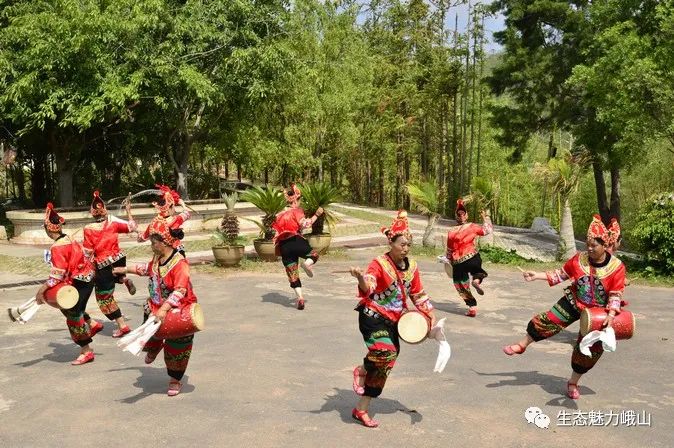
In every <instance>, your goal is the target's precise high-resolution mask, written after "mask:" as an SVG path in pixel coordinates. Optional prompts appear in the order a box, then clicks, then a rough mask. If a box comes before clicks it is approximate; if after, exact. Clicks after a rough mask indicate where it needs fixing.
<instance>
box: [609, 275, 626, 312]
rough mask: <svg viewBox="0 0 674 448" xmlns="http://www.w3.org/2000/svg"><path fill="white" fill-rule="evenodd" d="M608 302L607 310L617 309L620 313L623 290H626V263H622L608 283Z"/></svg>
mask: <svg viewBox="0 0 674 448" xmlns="http://www.w3.org/2000/svg"><path fill="white" fill-rule="evenodd" d="M608 286H609V288H608V302H607V303H606V310H607V311H611V310H613V311H615V313H616V314H618V313H620V307H621V304H622V301H623V292H624V291H625V265H624V264H622V263H621V264H620V267H619V268H618V269H617V270H616V271H615V272H614V273H613V274H612V275H611V282H610V285H608Z"/></svg>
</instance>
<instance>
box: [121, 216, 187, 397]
mask: <svg viewBox="0 0 674 448" xmlns="http://www.w3.org/2000/svg"><path fill="white" fill-rule="evenodd" d="M151 232H152V233H151V234H150V246H151V248H152V252H153V254H154V256H153V258H152V260H151V261H150V262H149V263H142V264H137V265H135V266H130V267H116V268H115V269H114V271H113V272H114V273H115V274H120V275H122V274H125V273H127V272H128V273H132V274H136V275H142V276H147V277H149V278H150V282H149V290H150V298H149V299H148V300H147V302H145V307H144V317H143V322H145V321H146V320H147V319H148V318H149V317H150V315H154V316H155V317H156V318H158V319H159V320H162V321H163V320H164V318H165V317H166V314H167V313H168V312H169V311H171V310H172V309H175V308H178V309H180V310H182V309H183V308H185V307H187V306H189V305H191V304H192V303H195V302H196V301H197V297H196V296H195V295H194V290H193V288H192V281H191V280H190V266H189V264H188V263H187V260H186V259H185V257H184V256H183V255H182V254H181V253H180V252H179V251H178V249H176V248H175V247H174V246H175V242H176V239H177V238H176V232H177V231H176V229H172V228H171V227H170V226H169V225H168V224H166V223H164V224H158V225H157V226H155V227H153V228H152V230H151ZM193 341H194V335H193V334H192V335H189V336H184V337H181V338H176V339H164V340H161V339H157V338H154V337H153V338H151V339H150V340H149V341H148V342H147V343H146V344H145V347H144V349H143V350H144V351H145V352H147V354H146V356H145V364H151V363H152V362H153V361H154V360H155V358H156V357H157V356H158V355H159V352H160V351H161V350H162V349H163V350H164V362H165V364H166V372H167V373H168V375H169V377H170V380H169V386H168V395H169V396H170V397H172V396H175V395H178V394H179V393H180V390H181V388H182V383H181V380H182V378H183V375H185V370H187V363H188V362H189V360H190V356H191V354H192V343H193Z"/></svg>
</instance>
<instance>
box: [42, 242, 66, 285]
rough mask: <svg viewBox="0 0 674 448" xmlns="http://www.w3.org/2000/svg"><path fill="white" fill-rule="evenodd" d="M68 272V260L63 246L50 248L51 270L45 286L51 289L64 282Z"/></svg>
mask: <svg viewBox="0 0 674 448" xmlns="http://www.w3.org/2000/svg"><path fill="white" fill-rule="evenodd" d="M67 272H68V259H67V258H66V252H65V246H61V247H56V248H54V247H52V249H51V270H50V271H49V278H48V279H47V285H48V286H49V287H50V288H51V287H53V286H56V285H58V284H59V283H61V282H62V281H64V280H65V277H66V273H67Z"/></svg>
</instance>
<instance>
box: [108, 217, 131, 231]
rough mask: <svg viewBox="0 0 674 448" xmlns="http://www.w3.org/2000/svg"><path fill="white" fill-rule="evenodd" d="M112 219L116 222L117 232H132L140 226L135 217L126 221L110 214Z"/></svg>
mask: <svg viewBox="0 0 674 448" xmlns="http://www.w3.org/2000/svg"><path fill="white" fill-rule="evenodd" d="M110 221H111V222H112V224H114V226H115V227H114V229H115V232H117V233H130V232H133V231H134V230H136V229H137V228H138V225H137V224H136V221H134V220H133V219H131V220H129V221H125V220H123V219H121V218H118V217H116V216H110Z"/></svg>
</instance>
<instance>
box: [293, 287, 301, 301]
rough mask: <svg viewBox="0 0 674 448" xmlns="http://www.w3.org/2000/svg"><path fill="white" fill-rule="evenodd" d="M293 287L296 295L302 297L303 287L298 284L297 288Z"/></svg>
mask: <svg viewBox="0 0 674 448" xmlns="http://www.w3.org/2000/svg"><path fill="white" fill-rule="evenodd" d="M293 289H294V290H295V295H296V296H297V298H298V299H301V298H302V288H301V287H299V286H298V287H297V288H293Z"/></svg>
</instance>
